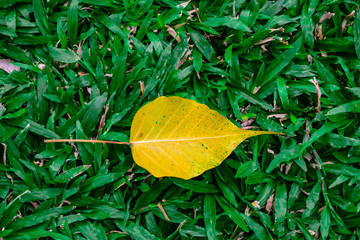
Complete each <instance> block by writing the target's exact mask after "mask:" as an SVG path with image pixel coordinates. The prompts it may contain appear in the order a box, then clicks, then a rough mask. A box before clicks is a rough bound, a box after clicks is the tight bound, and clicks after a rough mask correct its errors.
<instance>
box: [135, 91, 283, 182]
mask: <svg viewBox="0 0 360 240" xmlns="http://www.w3.org/2000/svg"><path fill="white" fill-rule="evenodd" d="M261 134H281V133H275V132H267V131H251V130H244V129H241V128H238V127H237V126H235V125H234V124H233V123H232V122H231V121H230V120H228V119H227V118H225V117H223V116H222V115H220V114H219V113H218V112H216V111H214V110H211V109H210V108H209V107H208V106H206V105H204V104H200V103H197V102H195V101H193V100H189V99H184V98H181V97H159V98H157V99H155V100H154V101H152V102H150V103H148V104H146V105H145V106H144V107H142V108H141V109H140V110H139V111H138V112H137V113H136V115H135V117H134V120H133V123H132V125H131V132H130V145H131V148H132V154H133V158H134V161H135V162H136V163H137V164H138V165H139V166H141V167H143V168H145V169H147V170H148V171H149V172H150V173H151V174H153V175H154V176H155V177H165V176H167V177H178V178H182V179H190V178H193V177H196V176H198V175H200V174H202V173H203V172H204V171H206V170H208V169H211V168H214V167H216V166H218V165H220V164H221V162H222V161H223V160H224V159H225V158H226V157H227V156H229V155H230V153H231V152H232V151H233V150H234V149H235V148H236V147H237V146H238V145H239V144H240V143H241V142H242V141H244V140H245V139H246V138H248V137H252V136H256V135H261Z"/></svg>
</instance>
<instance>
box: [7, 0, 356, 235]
mask: <svg viewBox="0 0 360 240" xmlns="http://www.w3.org/2000/svg"><path fill="white" fill-rule="evenodd" d="M0 7H1V8H0V59H10V60H11V62H12V64H13V65H15V66H17V67H19V69H20V70H19V71H13V72H11V73H8V72H6V71H5V70H2V69H4V68H5V65H4V62H3V61H1V62H0V68H1V69H0V141H1V145H0V156H2V157H1V158H2V160H1V161H0V239H1V238H3V239H38V238H40V239H121V238H123V239H131V238H133V239H191V238H192V239H206V238H209V239H216V238H218V239H261V240H265V239H271V238H272V239H314V238H316V239H359V238H360V229H359V228H358V226H360V213H359V211H360V168H359V163H360V127H359V126H360V123H359V121H360V111H359V110H360V109H359V104H360V83H359V78H360V71H359V70H360V10H359V7H360V3H359V1H357V0H352V1H351V0H347V1H330V0H277V1H267V0H250V1H245V0H235V1H230V0H221V1H220V0H218V1H216V0H214V1H212V0H204V1H191V2H190V3H188V2H185V1H175V0H138V1H135V0H123V1H120V0H101V1H100V0H99V1H97V0H71V1H65V0H49V1H42V0H32V1H31V0H12V1H11V0H9V1H1V3H0ZM195 8H197V11H195V10H194V9H195ZM328 13H333V15H332V14H328ZM324 15H325V16H327V18H322V17H323V16H324ZM190 51H191V52H190ZM7 67H9V65H7ZM13 67H14V66H13ZM317 84H318V88H317V87H316V86H317ZM142 86H143V87H144V89H142ZM320 93H321V96H320ZM173 95H176V96H181V97H184V98H189V99H194V100H196V101H198V102H200V103H204V104H206V105H208V106H209V107H210V108H212V109H214V110H216V111H218V112H220V113H221V114H223V115H226V116H227V117H228V118H229V119H230V120H231V121H232V122H233V123H235V124H236V125H238V126H241V125H242V126H243V127H247V128H249V127H251V128H255V129H263V130H269V131H276V132H282V133H286V134H287V135H288V137H281V136H270V135H264V136H259V137H253V138H250V139H249V140H247V141H245V142H243V143H242V144H241V145H240V146H238V147H237V149H236V150H235V151H234V152H233V153H232V154H231V155H230V156H229V158H228V159H227V160H226V161H224V163H223V164H221V165H220V166H219V167H217V168H215V169H212V170H209V171H206V172H205V173H204V174H202V175H201V176H199V177H197V178H195V179H192V180H188V181H185V180H181V179H175V178H163V179H156V178H154V177H153V176H151V175H149V173H148V172H147V171H146V170H144V169H142V168H140V167H138V166H136V165H134V161H133V159H132V156H131V150H130V148H129V147H128V146H120V145H102V144H89V143H77V144H70V143H56V144H55V143H49V144H45V143H44V140H45V139H56V138H66V139H70V138H76V139H95V138H97V139H99V140H117V141H128V138H129V130H130V126H131V122H132V119H133V117H134V115H135V113H136V112H137V110H138V109H139V108H140V107H141V106H143V105H144V104H146V103H147V102H149V101H151V100H154V99H155V98H156V97H158V96H173ZM318 98H319V99H318ZM318 102H319V103H320V105H318Z"/></svg>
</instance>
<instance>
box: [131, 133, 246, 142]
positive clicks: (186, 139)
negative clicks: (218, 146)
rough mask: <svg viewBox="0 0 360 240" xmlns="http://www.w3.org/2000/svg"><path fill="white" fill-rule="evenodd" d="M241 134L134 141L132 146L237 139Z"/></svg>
mask: <svg viewBox="0 0 360 240" xmlns="http://www.w3.org/2000/svg"><path fill="white" fill-rule="evenodd" d="M240 135H241V134H232V135H222V136H215V137H199V138H180V139H159V140H158V139H156V140H145V141H132V142H130V143H131V144H138V143H158V142H184V141H197V140H206V139H216V138H225V137H235V136H240Z"/></svg>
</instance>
